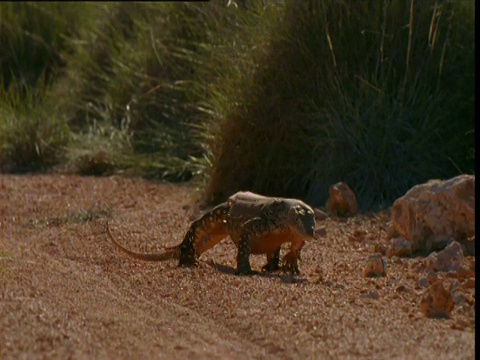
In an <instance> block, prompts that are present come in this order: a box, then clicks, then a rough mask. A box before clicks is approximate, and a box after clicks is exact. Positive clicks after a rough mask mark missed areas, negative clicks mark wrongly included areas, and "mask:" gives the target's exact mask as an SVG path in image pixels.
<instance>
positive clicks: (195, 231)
mask: <svg viewBox="0 0 480 360" xmlns="http://www.w3.org/2000/svg"><path fill="white" fill-rule="evenodd" d="M229 208H230V207H229V205H228V204H227V203H223V204H220V205H218V206H216V207H215V208H213V209H212V210H211V211H209V212H207V213H206V214H204V215H203V216H201V217H200V218H199V219H197V220H195V221H194V222H193V223H192V225H191V226H190V229H189V230H188V232H187V234H186V235H185V237H184V239H183V242H182V244H181V245H180V259H179V262H178V266H194V265H196V264H197V258H198V257H199V256H200V255H201V254H202V253H204V252H205V251H207V250H208V249H211V248H212V247H214V246H215V245H216V244H217V243H219V242H220V241H221V240H222V239H224V238H225V237H227V236H228V229H227V222H226V217H227V215H228V210H229Z"/></svg>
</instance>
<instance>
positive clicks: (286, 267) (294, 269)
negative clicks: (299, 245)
mask: <svg viewBox="0 0 480 360" xmlns="http://www.w3.org/2000/svg"><path fill="white" fill-rule="evenodd" d="M299 258H300V250H295V249H292V250H290V251H289V252H288V253H287V254H286V255H285V256H284V257H283V259H282V270H283V271H287V272H289V273H291V274H300V270H299V269H298V259H299Z"/></svg>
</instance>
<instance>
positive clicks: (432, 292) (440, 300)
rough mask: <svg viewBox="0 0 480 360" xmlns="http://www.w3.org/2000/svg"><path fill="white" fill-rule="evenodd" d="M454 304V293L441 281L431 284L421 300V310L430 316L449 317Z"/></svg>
mask: <svg viewBox="0 0 480 360" xmlns="http://www.w3.org/2000/svg"><path fill="white" fill-rule="evenodd" d="M454 306H455V304H454V302H453V299H452V294H451V293H450V291H448V290H446V289H445V288H444V287H443V284H442V282H441V281H437V282H435V283H433V284H432V285H430V287H429V288H428V289H427V291H426V292H425V294H424V296H423V298H422V300H421V301H420V310H421V311H422V313H423V315H425V316H426V317H429V318H443V317H446V318H449V317H450V314H451V313H452V310H453V308H454Z"/></svg>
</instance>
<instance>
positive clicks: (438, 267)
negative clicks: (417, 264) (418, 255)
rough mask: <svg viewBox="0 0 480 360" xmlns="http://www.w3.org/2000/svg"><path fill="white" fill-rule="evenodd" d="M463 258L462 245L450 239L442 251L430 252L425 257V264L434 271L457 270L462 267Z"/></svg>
mask: <svg viewBox="0 0 480 360" xmlns="http://www.w3.org/2000/svg"><path fill="white" fill-rule="evenodd" d="M464 260H465V257H464V256H463V250H462V246H461V245H460V244H459V243H458V242H456V241H452V242H451V243H450V244H449V245H448V246H447V247H446V248H445V249H443V250H442V251H439V252H433V253H431V254H430V255H429V256H428V257H427V258H426V259H425V265H426V267H427V268H429V269H432V270H434V271H457V270H459V269H460V268H461V267H462V265H463V261H464Z"/></svg>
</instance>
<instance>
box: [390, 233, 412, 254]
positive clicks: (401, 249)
mask: <svg viewBox="0 0 480 360" xmlns="http://www.w3.org/2000/svg"><path fill="white" fill-rule="evenodd" d="M386 255H387V257H388V258H391V257H392V256H399V257H402V256H410V255H412V244H411V243H410V242H409V241H407V240H405V239H404V238H402V237H401V236H397V237H394V238H391V239H390V240H389V241H388V246H387V250H386Z"/></svg>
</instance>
